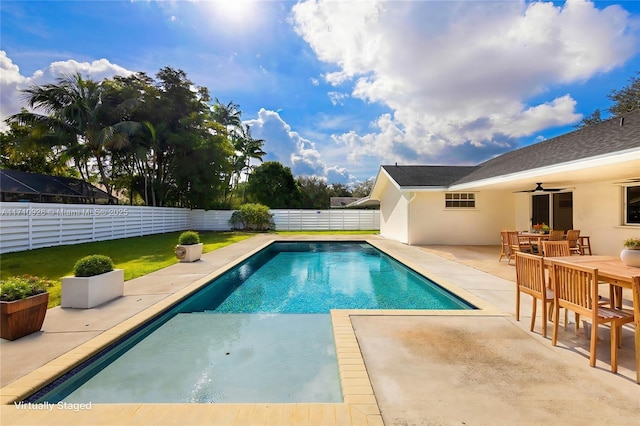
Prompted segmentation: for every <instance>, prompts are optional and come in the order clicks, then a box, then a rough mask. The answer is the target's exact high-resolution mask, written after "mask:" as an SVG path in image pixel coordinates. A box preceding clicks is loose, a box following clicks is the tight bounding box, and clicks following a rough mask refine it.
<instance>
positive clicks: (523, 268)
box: [516, 252, 553, 337]
mask: <svg viewBox="0 0 640 426" xmlns="http://www.w3.org/2000/svg"><path fill="white" fill-rule="evenodd" d="M520 293H525V294H528V295H530V296H531V297H532V298H533V305H532V308H531V327H530V331H533V328H534V327H535V325H536V310H537V306H538V300H540V301H541V302H542V335H543V336H544V337H547V322H548V320H547V306H548V305H549V304H550V303H553V291H551V289H550V288H548V287H547V286H546V285H545V273H544V263H543V258H542V256H536V255H535V254H530V253H522V252H516V320H517V321H520Z"/></svg>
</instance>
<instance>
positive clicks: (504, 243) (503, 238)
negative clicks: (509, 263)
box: [500, 231, 509, 256]
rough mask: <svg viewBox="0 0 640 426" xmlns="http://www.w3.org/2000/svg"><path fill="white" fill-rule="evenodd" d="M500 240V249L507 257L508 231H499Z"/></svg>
mask: <svg viewBox="0 0 640 426" xmlns="http://www.w3.org/2000/svg"><path fill="white" fill-rule="evenodd" d="M500 240H501V241H502V249H503V250H504V253H505V254H506V255H507V256H508V255H509V231H500Z"/></svg>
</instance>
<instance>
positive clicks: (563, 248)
mask: <svg viewBox="0 0 640 426" xmlns="http://www.w3.org/2000/svg"><path fill="white" fill-rule="evenodd" d="M542 255H543V256H544V257H558V256H571V250H570V249H569V241H566V240H563V241H543V242H542Z"/></svg>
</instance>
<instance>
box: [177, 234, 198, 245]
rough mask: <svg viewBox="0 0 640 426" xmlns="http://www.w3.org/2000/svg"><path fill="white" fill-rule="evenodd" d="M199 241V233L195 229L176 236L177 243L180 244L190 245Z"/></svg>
mask: <svg viewBox="0 0 640 426" xmlns="http://www.w3.org/2000/svg"><path fill="white" fill-rule="evenodd" d="M199 243H200V234H198V233H197V232H196V231H184V232H183V233H182V234H180V236H179V237H178V244H179V245H181V246H190V245H193V244H199Z"/></svg>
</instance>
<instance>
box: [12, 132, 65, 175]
mask: <svg viewBox="0 0 640 426" xmlns="http://www.w3.org/2000/svg"><path fill="white" fill-rule="evenodd" d="M36 133H37V132H35V131H34V129H33V128H31V127H29V126H22V125H20V124H18V123H9V130H8V131H6V132H0V167H2V168H6V169H13V170H22V171H24V172H32V173H42V174H47V175H52V176H66V177H77V176H78V172H77V171H76V170H74V169H72V168H71V167H69V166H68V165H67V164H66V159H65V158H64V156H63V155H61V153H59V152H56V150H54V149H52V148H51V147H48V146H46V145H44V144H42V143H40V141H39V140H38V138H37V137H35V134H36Z"/></svg>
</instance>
